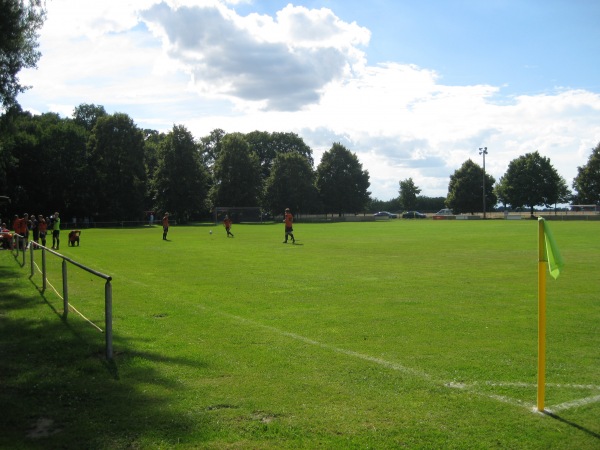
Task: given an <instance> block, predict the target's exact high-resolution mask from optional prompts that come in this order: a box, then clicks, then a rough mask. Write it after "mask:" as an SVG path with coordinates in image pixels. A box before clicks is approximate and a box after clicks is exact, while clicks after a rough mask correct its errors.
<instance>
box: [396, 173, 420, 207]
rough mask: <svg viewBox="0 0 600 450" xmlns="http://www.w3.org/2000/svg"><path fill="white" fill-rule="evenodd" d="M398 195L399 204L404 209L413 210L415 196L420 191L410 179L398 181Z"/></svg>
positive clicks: (415, 205) (415, 204)
mask: <svg viewBox="0 0 600 450" xmlns="http://www.w3.org/2000/svg"><path fill="white" fill-rule="evenodd" d="M398 193H399V194H400V203H401V204H402V207H403V208H404V209H406V210H413V209H416V208H417V195H419V194H420V193H421V189H419V188H418V187H417V185H416V184H415V183H414V181H413V179H412V178H407V179H406V180H402V181H400V188H399V190H398Z"/></svg>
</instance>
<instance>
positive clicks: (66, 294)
mask: <svg viewBox="0 0 600 450" xmlns="http://www.w3.org/2000/svg"><path fill="white" fill-rule="evenodd" d="M62 282H63V308H64V310H63V319H66V318H67V316H68V315H69V286H68V283H67V261H66V260H65V259H63V260H62Z"/></svg>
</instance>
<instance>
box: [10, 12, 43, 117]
mask: <svg viewBox="0 0 600 450" xmlns="http://www.w3.org/2000/svg"><path fill="white" fill-rule="evenodd" d="M0 11H1V12H2V13H1V14H0V103H1V104H2V105H4V107H6V108H8V107H9V106H12V105H15V104H16V103H17V95H18V94H19V93H21V92H24V91H25V90H26V89H27V87H25V86H22V85H21V83H20V81H19V76H18V75H19V72H20V71H21V69H24V68H31V67H36V64H37V62H38V60H39V59H40V56H41V53H40V52H39V51H38V50H37V48H38V42H37V38H38V34H37V32H38V30H39V29H40V28H41V27H42V25H43V23H44V19H45V14H46V12H45V9H44V7H43V2H42V0H29V2H28V3H26V2H25V1H22V0H0Z"/></svg>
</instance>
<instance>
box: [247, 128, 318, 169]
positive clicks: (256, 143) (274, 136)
mask: <svg viewBox="0 0 600 450" xmlns="http://www.w3.org/2000/svg"><path fill="white" fill-rule="evenodd" d="M244 137H245V139H246V141H247V142H248V144H249V145H250V147H251V148H252V150H254V152H256V154H257V156H258V159H259V161H260V168H261V174H262V177H263V180H266V179H267V178H268V177H269V175H270V172H271V166H272V164H273V161H274V160H275V158H277V157H278V156H279V155H282V154H286V153H297V154H299V155H301V156H303V157H304V158H305V159H306V160H307V161H308V163H309V164H310V166H311V167H312V166H313V164H314V161H313V157H312V149H311V148H310V147H309V146H308V145H306V144H305V143H304V140H303V139H302V138H301V137H300V136H298V135H297V134H295V133H280V132H275V133H268V132H266V131H253V132H251V133H248V134H246V135H245V136H244Z"/></svg>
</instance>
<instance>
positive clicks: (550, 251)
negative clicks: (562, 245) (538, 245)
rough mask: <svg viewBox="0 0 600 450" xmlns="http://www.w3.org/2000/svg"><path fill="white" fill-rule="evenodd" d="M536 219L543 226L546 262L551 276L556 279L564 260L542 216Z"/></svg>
mask: <svg viewBox="0 0 600 450" xmlns="http://www.w3.org/2000/svg"><path fill="white" fill-rule="evenodd" d="M538 220H539V221H540V222H541V223H542V226H543V227H544V241H545V244H546V245H545V247H546V262H547V263H548V270H549V271H550V275H551V276H552V278H554V279H555V280H556V279H557V278H558V276H559V275H560V270H561V269H562V268H563V265H564V262H563V259H562V257H561V256H560V252H559V251H558V247H557V246H556V242H554V236H552V232H551V231H550V228H549V227H548V224H547V223H546V221H545V220H544V218H543V217H540V218H539V219H538Z"/></svg>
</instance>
